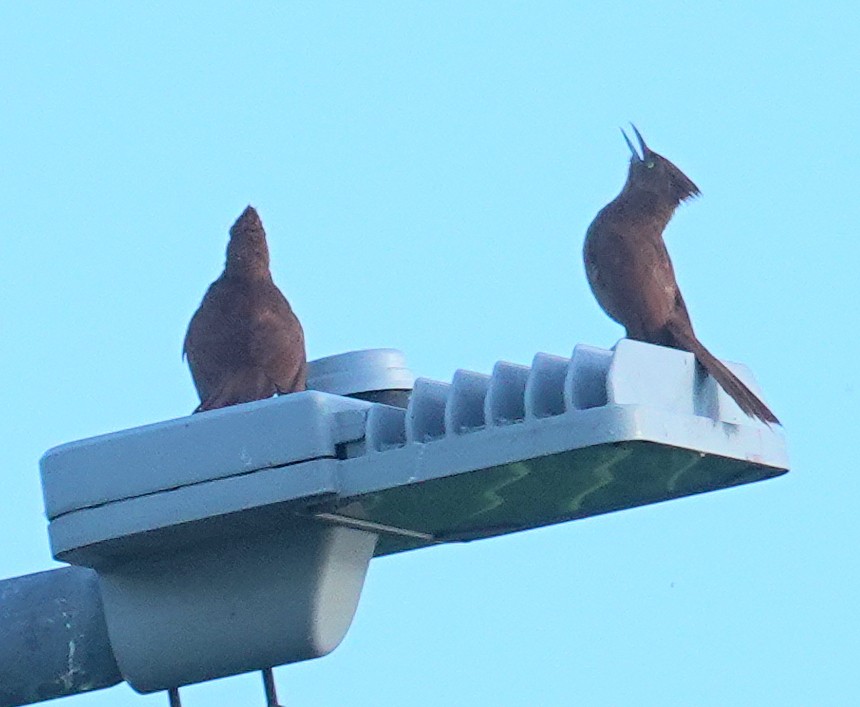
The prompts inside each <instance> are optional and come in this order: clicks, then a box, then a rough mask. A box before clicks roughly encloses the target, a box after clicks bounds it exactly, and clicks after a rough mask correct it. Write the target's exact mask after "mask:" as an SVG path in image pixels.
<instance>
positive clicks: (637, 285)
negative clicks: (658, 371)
mask: <svg viewBox="0 0 860 707" xmlns="http://www.w3.org/2000/svg"><path fill="white" fill-rule="evenodd" d="M631 126H632V128H633V131H634V133H635V134H636V138H637V140H638V142H639V149H640V150H641V153H642V154H641V155H640V154H639V152H637V150H636V148H635V147H634V146H633V143H632V142H631V141H630V138H629V137H628V136H627V134H626V133H625V132H624V130H622V131H621V133H622V135H624V139H625V141H626V142H627V146H628V147H629V148H630V151H631V152H632V153H633V155H632V157H631V158H630V167H629V169H628V172H627V181H626V182H625V183H624V187H623V188H622V189H621V193H620V194H619V195H618V196H617V197H615V199H613V200H612V201H611V202H609V203H608V204H607V205H606V206H604V207H603V208H602V209H601V210H600V211H599V212H598V214H597V216H596V217H595V218H594V220H593V221H592V222H591V225H590V226H589V227H588V231H587V232H586V235H585V244H584V247H583V257H584V259H585V272H586V275H587V276H588V283H589V285H591V290H592V292H593V293H594V296H595V298H596V299H597V302H598V303H599V304H600V306H601V307H602V308H603V310H604V311H605V312H606V313H607V314H608V315H609V316H610V317H611V318H612V319H614V320H615V321H616V322H618V323H619V324H621V325H622V326H623V327H624V328H625V329H626V330H627V332H626V336H627V338H628V339H636V340H638V341H644V342H647V343H651V344H657V345H659V346H670V347H672V348H676V349H681V350H683V351H689V352H691V353H692V354H693V355H694V356H695V357H696V360H697V361H698V362H699V364H700V365H701V366H702V367H703V368H704V369H705V370H706V371H707V372H708V373H709V374H710V375H711V376H713V377H714V379H715V380H716V381H717V383H719V385H720V386H721V387H722V388H723V390H725V391H726V392H727V393H728V394H729V395H730V396H731V397H732V399H733V400H734V401H735V402H736V403H737V405H738V407H739V408H740V409H741V410H743V411H744V412H745V413H746V414H747V415H749V416H751V417H755V418H758V419H759V420H761V421H763V422H766V423H776V424H779V420H778V419H777V417H776V415H774V414H773V412H771V410H770V408H768V407H767V405H765V404H764V403H763V402H762V401H761V400H760V399H759V398H758V396H756V395H755V393H753V392H752V391H751V390H750V389H749V388H748V387H747V386H746V385H745V384H744V383H743V382H742V381H741V380H740V379H739V378H738V377H737V376H736V375H735V374H734V373H732V372H731V371H730V370H729V369H728V368H727V367H726V366H725V365H724V364H723V363H722V362H721V361H719V360H718V359H717V358H716V357H715V356H714V355H713V354H712V353H711V352H710V351H708V349H706V348H705V346H704V345H703V344H702V342H700V341H699V339H698V338H697V337H696V335H695V333H694V332H693V324H692V322H691V321H690V315H689V313H688V312H687V305H686V304H685V303H684V298H683V297H682V296H681V290H680V289H679V288H678V282H677V280H676V279H675V270H674V268H673V267H672V260H671V259H670V258H669V252H668V250H667V249H666V244H665V243H664V241H663V231H664V229H665V228H666V225H667V224H668V223H669V220H670V219H671V218H672V215H673V214H674V213H675V209H677V208H678V206H679V205H680V204H682V203H683V202H684V201H686V200H688V199H691V198H694V197H696V196H698V195H699V194H700V192H699V188H698V187H697V186H696V185H695V184H694V183H693V182H692V180H690V178H689V177H687V175H685V174H684V173H683V172H682V171H681V170H680V169H678V167H676V166H675V165H674V164H672V163H671V162H670V161H669V160H667V159H666V158H665V157H663V156H662V155H658V154H657V153H656V152H654V151H653V150H652V149H651V148H649V147H648V145H646V144H645V140H643V139H642V135H641V134H640V133H639V131H638V130H637V129H636V126H635V125H633V124H632V123H631Z"/></svg>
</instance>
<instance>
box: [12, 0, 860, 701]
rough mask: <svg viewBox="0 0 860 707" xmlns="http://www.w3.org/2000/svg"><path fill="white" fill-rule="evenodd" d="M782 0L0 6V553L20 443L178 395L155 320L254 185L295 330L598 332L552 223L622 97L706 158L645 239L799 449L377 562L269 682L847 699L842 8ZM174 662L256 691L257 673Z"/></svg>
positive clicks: (853, 333) (850, 565) (186, 407)
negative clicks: (501, 533) (547, 523)
mask: <svg viewBox="0 0 860 707" xmlns="http://www.w3.org/2000/svg"><path fill="white" fill-rule="evenodd" d="M787 5H788V4H787V3H776V2H762V3H756V4H755V7H751V6H750V4H744V3H715V2H706V3H696V4H693V3H655V4H653V5H652V6H651V7H650V8H649V9H647V10H646V9H644V8H643V7H641V6H639V5H638V4H634V3H630V4H626V3H602V4H600V5H599V6H598V5H595V6H594V7H593V8H577V7H576V4H574V3H567V2H528V3H526V2H517V3H514V2H471V3H463V2H437V3H416V2H376V3H357V2H356V3H346V2H344V3H331V2H330V3H283V4H281V3H270V4H264V3H259V4H255V5H254V7H246V6H244V5H243V4H239V3H235V4H233V3H206V4H204V3H186V4H184V5H183V6H182V8H175V7H173V5H172V4H169V3H161V4H158V3H146V4H135V5H132V4H131V3H114V4H107V3H102V4H88V5H85V6H81V5H70V4H48V3H41V4H39V3H30V4H17V5H15V6H13V5H11V4H4V5H2V7H0V22H2V26H4V27H6V28H7V30H6V32H5V33H4V40H3V42H2V44H0V95H2V109H0V155H2V163H3V168H2V170H0V213H2V218H3V225H2V231H3V235H2V250H0V253H2V257H0V297H2V300H0V305H2V306H0V335H1V336H2V342H3V343H2V346H0V370H2V372H3V374H2V377H3V391H4V404H3V410H4V414H3V425H2V429H3V438H2V439H3V451H2V460H3V466H4V468H5V473H4V476H3V479H4V493H3V496H2V499H0V537H3V538H5V539H6V541H5V542H4V543H3V544H2V555H0V576H15V575H20V574H25V573H29V572H35V571H38V570H42V569H45V568H48V567H50V566H52V564H53V563H52V561H51V559H50V554H49V551H48V545H47V537H46V522H45V518H44V514H43V509H42V501H41V491H40V485H39V478H38V470H37V462H38V459H39V457H40V456H41V454H42V453H43V452H44V451H45V450H46V449H47V448H48V447H50V446H53V445H55V444H59V443H62V442H66V441H71V440H74V439H78V438H81V437H86V436H91V435H95V434H100V433H103V432H109V431H112V430H117V429H123V428H127V427H132V426H136V425H141V424H145V423H149V422H153V421H157V420H162V419H167V418H172V417H176V416H180V415H182V414H185V413H187V412H188V411H190V410H191V409H192V408H193V407H194V405H195V404H196V398H195V394H194V389H193V386H192V384H191V379H190V376H189V374H188V371H187V369H186V367H185V364H184V363H183V362H182V361H181V359H180V350H181V345H182V338H183V336H184V333H185V327H186V326H187V323H188V320H189V318H190V316H191V314H192V313H193V311H194V309H195V308H196V306H197V304H198V303H199V300H200V298H201V297H202V294H203V292H204V290H205V288H206V286H207V285H208V284H209V282H211V280H213V279H214V278H215V277H216V276H217V275H218V273H219V272H220V269H221V267H222V264H223V257H224V247H225V245H226V237H227V229H228V228H229V226H230V224H231V223H232V222H233V220H234V219H235V218H236V217H237V216H238V214H239V213H240V212H241V211H242V209H243V208H244V206H245V205H246V204H248V203H252V204H254V205H255V206H256V207H257V208H258V210H259V211H260V214H261V216H262V218H263V221H264V224H265V225H266V228H267V231H268V233H269V240H270V247H271V250H272V259H273V272H274V275H275V279H276V282H277V283H278V284H279V285H280V286H281V288H282V289H283V290H284V292H285V293H286V294H287V296H288V297H289V299H290V300H291V302H292V304H293V305H294V308H295V310H296V311H297V313H298V314H299V316H300V317H301V319H302V322H303V323H304V327H305V332H306V335H307V341H308V353H309V356H310V357H311V358H318V357H320V356H325V355H329V354H334V353H340V352H343V351H348V350H351V349H360V348H366V347H377V346H392V347H396V348H400V349H402V350H403V351H404V352H405V353H406V355H407V357H408V360H409V363H410V365H411V367H412V369H413V370H414V371H415V372H416V373H417V374H419V375H423V376H427V377H432V378H438V379H441V380H448V379H450V376H451V374H452V373H453V371H454V370H455V369H457V368H467V369H472V370H477V371H483V372H489V370H490V369H491V367H492V364H493V363H494V362H495V361H496V360H499V359H505V360H510V361H515V362H520V363H528V362H529V361H530V360H531V358H532V356H533V355H534V353H536V352H538V351H546V352H550V353H555V354H561V355H569V354H570V352H571V351H572V349H573V347H574V345H575V344H577V343H580V342H581V343H588V344H592V345H596V346H605V347H609V346H611V345H612V344H613V343H614V342H615V341H616V340H617V339H618V338H619V337H620V336H621V329H620V327H618V326H617V325H616V324H614V323H612V322H611V321H610V320H609V319H607V318H606V317H605V316H604V315H603V313H602V312H601V311H600V309H599V308H598V306H597V304H596V303H595V302H594V300H593V298H592V296H591V294H590V292H589V290H588V285H587V283H586V281H585V276H584V272H583V268H582V265H581V259H580V258H581V256H580V250H581V244H582V238H583V235H584V232H585V229H586V227H587V226H588V224H589V222H590V221H591V219H592V218H593V216H594V215H595V213H596V212H597V210H598V209H599V208H601V207H602V206H603V205H604V204H605V203H606V202H608V201H609V200H610V199H612V198H613V197H614V196H615V194H616V193H617V192H618V190H619V189H620V187H621V184H622V183H623V180H624V176H625V170H626V164H627V159H628V155H629V153H628V151H627V148H626V147H625V145H624V143H623V141H622V139H621V136H620V134H619V132H618V127H619V126H620V125H624V124H626V121H628V120H633V121H635V122H636V124H637V125H638V127H639V128H640V129H641V130H642V133H643V134H644V136H645V138H646V139H647V140H648V141H649V144H650V145H651V146H652V147H653V148H654V149H656V150H657V151H658V152H661V153H663V154H665V155H666V156H667V157H669V158H670V159H671V160H672V161H674V162H675V163H676V164H678V165H679V166H680V167H681V168H682V169H683V170H684V171H685V172H686V173H687V174H688V175H689V176H690V177H691V178H692V179H693V180H694V181H695V182H696V183H697V184H698V186H699V187H700V188H701V189H702V193H703V196H702V198H701V199H699V200H696V201H694V202H691V203H690V204H688V205H685V206H684V207H683V208H682V209H681V210H680V211H679V213H678V215H677V216H676V218H675V220H674V221H673V222H672V223H671V225H670V227H669V229H668V231H667V242H668V245H669V250H670V252H671V254H672V257H673V259H674V262H675V267H676V270H677V272H678V276H679V280H680V283H681V286H682V288H683V291H684V295H685V298H686V300H687V303H688V305H689V309H690V311H691V314H692V317H693V321H694V322H695V324H696V328H697V332H698V334H699V336H700V338H701V339H702V340H703V341H704V342H705V343H706V345H708V346H709V347H710V348H711V349H712V350H713V351H714V352H715V353H716V354H717V355H719V356H721V357H724V358H727V359H730V360H736V361H742V362H744V363H746V364H748V365H749V366H750V367H751V368H752V370H753V371H754V373H755V375H756V377H757V379H758V381H759V383H760V384H761V386H762V388H763V390H764V391H765V394H766V398H767V400H768V402H769V403H770V404H771V407H772V408H773V410H774V411H775V412H776V414H777V415H778V416H779V417H780V418H781V419H782V420H783V422H784V423H785V426H786V429H787V437H788V441H789V449H790V454H791V460H792V466H793V470H792V473H790V474H788V475H787V476H784V477H782V478H780V479H778V480H775V481H770V482H767V483H762V484H758V485H753V486H747V487H741V488H738V489H734V490H731V491H725V492H720V493H714V494H708V495H704V496H700V497H696V498H691V499H686V500H680V501H674V502H671V503H667V504H663V505H658V506H652V507H648V508H643V509H638V510H634V511H628V512H624V513H618V514H613V515H609V516H605V517H600V518H595V519H590V520H585V521H580V522H575V523H570V524H566V525H561V526H555V527H551V528H546V529H542V530H538V531H532V532H528V533H522V534H517V535H513V536H508V537H504V538H500V539H495V540H489V541H482V542H478V543H472V544H468V545H463V546H451V547H443V548H438V549H432V550H426V551H422V552H415V553H407V554H405V555H402V556H397V557H391V558H386V559H381V560H378V561H374V562H373V563H372V564H371V568H370V573H369V576H368V580H367V584H366V586H365V591H364V594H363V597H362V600H361V604H360V606H359V609H358V613H357V616H356V619H355V622H354V624H353V627H352V629H351V631H350V633H349V634H348V635H347V638H346V639H345V641H344V643H343V644H342V645H341V647H340V648H339V649H338V650H337V651H335V652H334V653H333V654H332V655H331V656H329V657H326V658H324V659H321V660H317V661H311V662H308V663H304V664H299V665H294V666H288V667H284V668H279V669H278V670H277V671H276V675H277V679H278V682H279V686H280V691H281V694H282V697H283V701H284V702H286V703H287V704H290V705H308V704H315V705H336V704H344V703H347V702H348V703H349V704H350V705H353V706H355V707H360V706H363V705H367V706H371V705H372V706H374V707H376V706H378V705H406V704H408V705H416V706H420V707H423V706H425V705H426V706H431V705H433V706H435V705H459V704H462V705H466V704H472V705H504V706H506V707H507V706H519V705H534V704H540V705H559V706H563V705H571V704H588V705H634V704H636V705H690V704H697V705H726V704H750V705H752V704H756V705H759V704H779V705H809V704H828V705H831V704H832V705H837V704H847V703H849V702H850V701H851V699H852V695H854V693H855V692H857V689H858V687H860V685H858V683H860V678H858V673H857V667H856V666H857V660H858V657H860V649H858V638H857V636H858V629H860V609H858V602H857V596H858V595H860V572H858V570H857V547H858V541H860V533H858V523H857V520H856V516H857V503H858V500H860V475H858V473H856V454H855V450H856V444H855V443H854V441H853V440H854V439H855V437H856V430H855V427H856V424H855V415H856V413H855V410H856V399H857V397H858V395H860V386H859V385H858V367H857V362H856V356H857V352H858V350H860V334H858V324H857V323H858V313H860V307H858V304H857V303H858V290H859V289H860V287H858V280H857V278H858V274H857V273H858V269H860V246H858V238H857V234H858V226H857V224H858V221H860V199H858V198H857V189H858V186H860V174H858V170H860V148H858V145H860V142H858V140H857V139H856V137H855V134H856V130H857V124H858V121H857V116H858V114H860V111H858V103H857V100H858V99H857V97H858V95H860V74H858V71H857V67H858V64H860V48H858V47H860V45H858V42H857V40H856V28H857V26H858V20H860V11H858V9H857V8H856V5H855V4H854V3H849V2H824V3H796V4H794V9H789V8H788V7H787ZM598 7H599V9H598ZM183 696H184V702H185V704H186V705H187V706H190V707H194V706H195V705H207V706H209V707H213V706H215V707H217V706H218V705H235V704H259V705H262V704H263V695H262V689H261V688H260V687H259V679H258V677H257V676H256V675H253V676H242V677H236V678H230V679H225V680H221V681H216V682H213V683H209V684H205V685H201V686H196V687H191V688H188V689H186V690H184V691H183ZM67 702H68V704H70V705H79V706H80V707H98V706H100V705H105V706H107V705H116V704H129V705H133V704H141V705H145V704H151V705H157V704H166V698H165V697H164V696H161V695H158V696H147V697H144V696H137V695H135V694H134V693H132V692H131V690H130V689H129V688H127V687H125V686H120V687H116V688H113V689H111V690H108V691H103V692H101V693H93V694H90V695H86V696H79V697H75V698H70V699H68V700H67Z"/></svg>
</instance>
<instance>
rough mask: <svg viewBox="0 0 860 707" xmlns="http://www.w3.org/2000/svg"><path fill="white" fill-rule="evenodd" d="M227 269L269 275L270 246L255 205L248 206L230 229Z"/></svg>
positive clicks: (235, 272) (240, 273) (247, 273)
mask: <svg viewBox="0 0 860 707" xmlns="http://www.w3.org/2000/svg"><path fill="white" fill-rule="evenodd" d="M227 271H228V272H230V273H231V274H235V275H245V276H253V275H267V274H268V272H269V246H268V244H267V243H266V231H265V230H263V222H262V221H260V216H259V215H258V214H257V210H256V209H255V208H254V207H253V206H250V205H249V206H248V207H247V208H246V209H245V210H244V211H243V212H242V215H241V216H239V218H238V219H236V223H234V224H233V226H232V228H231V229H230V242H229V243H228V244H227Z"/></svg>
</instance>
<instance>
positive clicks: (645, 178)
mask: <svg viewBox="0 0 860 707" xmlns="http://www.w3.org/2000/svg"><path fill="white" fill-rule="evenodd" d="M630 126H631V127H632V128H633V132H634V133H636V138H637V140H638V141H639V148H640V149H641V151H642V154H641V156H640V154H639V153H638V152H637V151H636V148H635V147H634V146H633V143H632V142H630V138H629V137H627V133H625V132H624V130H623V129H622V130H621V134H622V135H623V136H624V140H625V141H626V142H627V146H628V147H629V148H630V152H632V153H633V155H632V157H631V158H630V170H629V171H628V173H627V184H626V185H625V189H628V190H636V191H647V192H650V193H652V194H654V195H655V196H657V197H658V199H660V200H661V201H665V202H667V203H669V204H671V205H672V206H677V205H678V204H680V203H681V202H682V201H685V200H687V199H691V198H693V197H695V196H698V195H699V194H700V192H699V187H697V186H696V185H695V184H693V182H692V180H691V179H690V178H689V177H688V176H687V175H686V174H684V173H683V172H682V171H681V170H680V169H678V168H677V167H676V166H675V165H674V164H672V163H671V162H670V161H669V160H667V159H666V158H665V157H663V156H662V155H658V154H657V153H656V152H654V150H652V149H651V148H650V147H648V145H646V144H645V140H643V139H642V135H641V134H640V133H639V131H638V130H637V129H636V126H635V125H633V123H631V124H630Z"/></svg>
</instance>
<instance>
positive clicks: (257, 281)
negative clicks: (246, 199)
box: [182, 205, 307, 412]
mask: <svg viewBox="0 0 860 707" xmlns="http://www.w3.org/2000/svg"><path fill="white" fill-rule="evenodd" d="M182 352H183V356H184V357H185V358H187V360H188V366H189V368H190V369H191V377H192V378H193V380H194V386H195V388H196V389H197V394H198V396H199V397H200V405H198V406H197V408H196V409H195V410H194V412H204V411H207V410H215V409H218V408H223V407H226V406H228V405H237V404H239V403H246V402H250V401H252V400H262V399H264V398H269V397H271V396H273V395H276V394H277V395H283V394H287V393H294V392H299V391H302V390H305V388H306V381H307V355H306V353H305V337H304V331H303V330H302V325H301V322H299V319H298V317H297V316H296V315H295V313H294V312H293V309H292V307H290V303H289V302H288V301H287V299H286V297H284V295H283V293H282V292H281V291H280V290H279V289H278V287H277V285H275V283H274V281H273V280H272V273H271V271H270V269H269V247H268V244H267V243H266V232H265V230H264V229H263V223H262V221H261V220H260V216H259V214H258V213H257V211H256V209H254V207H253V206H250V205H249V206H248V207H247V208H246V209H245V210H244V211H243V212H242V215H241V216H239V218H238V219H237V220H236V222H235V223H234V224H233V226H232V227H231V228H230V240H229V243H228V245H227V259H226V264H225V265H224V271H223V272H222V273H221V275H220V277H219V278H218V279H217V280H215V282H213V283H212V284H211V285H210V286H209V289H208V290H207V292H206V295H205V296H204V297H203V301H202V302H201V303H200V307H199V308H198V309H197V311H196V312H195V313H194V316H193V317H192V318H191V322H190V323H189V325H188V332H187V333H186V335H185V342H184V345H183V348H182Z"/></svg>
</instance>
